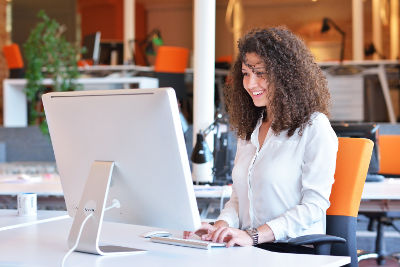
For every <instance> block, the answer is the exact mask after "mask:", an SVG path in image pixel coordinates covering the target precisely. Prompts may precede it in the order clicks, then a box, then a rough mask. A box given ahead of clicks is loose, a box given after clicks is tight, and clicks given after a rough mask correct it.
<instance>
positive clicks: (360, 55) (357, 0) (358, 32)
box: [352, 0, 364, 60]
mask: <svg viewBox="0 0 400 267" xmlns="http://www.w3.org/2000/svg"><path fill="white" fill-rule="evenodd" d="M352 14H353V16H352V19H353V60H363V59H364V25H363V24H364V23H363V1H362V0H353V2H352Z"/></svg>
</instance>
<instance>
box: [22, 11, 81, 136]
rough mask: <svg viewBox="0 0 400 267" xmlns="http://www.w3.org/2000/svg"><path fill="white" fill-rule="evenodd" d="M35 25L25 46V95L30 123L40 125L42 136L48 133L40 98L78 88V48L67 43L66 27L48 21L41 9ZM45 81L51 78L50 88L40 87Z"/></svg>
mask: <svg viewBox="0 0 400 267" xmlns="http://www.w3.org/2000/svg"><path fill="white" fill-rule="evenodd" d="M37 17H38V18H39V20H40V21H39V22H38V24H37V25H36V26H35V28H33V29H32V31H31V33H30V35H29V37H28V39H27V41H26V42H25V44H24V54H25V58H26V61H27V64H26V71H25V78H26V79H27V86H26V88H25V93H26V96H27V100H28V106H29V116H28V117H29V124H40V128H41V129H42V132H43V133H44V134H48V129H47V123H46V120H45V116H44V112H43V107H42V105H41V96H42V94H43V93H46V92H48V91H74V90H78V89H80V86H79V85H77V84H76V83H75V79H76V78H78V76H79V71H78V66H77V55H78V54H79V52H80V49H79V48H78V47H76V46H74V45H72V44H71V43H69V42H68V41H67V40H66V39H65V37H64V36H63V33H64V32H65V30H66V28H65V27H64V26H63V25H60V24H59V23H58V22H57V21H56V20H54V19H50V18H49V17H48V16H47V15H46V13H45V12H44V11H43V10H41V11H39V13H38V15H37ZM44 78H51V79H52V81H53V85H52V86H51V87H48V86H47V87H46V86H44V85H43V79H44Z"/></svg>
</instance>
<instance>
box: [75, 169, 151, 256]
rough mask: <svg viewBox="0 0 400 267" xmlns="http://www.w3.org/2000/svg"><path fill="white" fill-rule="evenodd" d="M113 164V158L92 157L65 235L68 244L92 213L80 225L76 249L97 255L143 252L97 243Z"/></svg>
mask: <svg viewBox="0 0 400 267" xmlns="http://www.w3.org/2000/svg"><path fill="white" fill-rule="evenodd" d="M113 168H114V162H112V161H95V162H93V164H92V167H91V169H90V173H89V177H88V179H87V181H86V184H85V187H84V189H83V193H82V197H81V200H80V202H79V208H78V210H77V212H76V214H75V217H74V221H73V223H72V226H71V230H70V233H69V237H68V245H69V247H70V248H72V247H73V246H74V245H75V243H76V240H77V238H78V235H79V232H80V229H81V225H82V223H83V221H84V220H85V218H86V217H87V216H89V214H91V213H93V215H92V217H91V218H89V219H88V220H87V222H86V224H85V225H84V227H83V229H82V234H81V237H80V239H79V243H78V246H77V248H76V249H75V250H76V251H80V252H86V253H92V254H98V255H118V254H121V255H126V254H132V253H138V252H144V250H139V249H135V248H128V247H120V246H99V235H100V230H101V224H102V222H103V217H104V212H105V208H106V207H105V205H106V200H107V195H108V189H109V186H110V181H111V176H112V171H113Z"/></svg>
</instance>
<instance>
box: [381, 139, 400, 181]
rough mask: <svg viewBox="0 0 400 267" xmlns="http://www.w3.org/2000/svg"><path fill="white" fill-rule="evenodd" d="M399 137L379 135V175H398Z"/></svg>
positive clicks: (399, 160) (399, 172) (399, 168)
mask: <svg viewBox="0 0 400 267" xmlns="http://www.w3.org/2000/svg"><path fill="white" fill-rule="evenodd" d="M399 151H400V135H380V136H379V153H380V168H379V173H381V174H386V175H400V158H399Z"/></svg>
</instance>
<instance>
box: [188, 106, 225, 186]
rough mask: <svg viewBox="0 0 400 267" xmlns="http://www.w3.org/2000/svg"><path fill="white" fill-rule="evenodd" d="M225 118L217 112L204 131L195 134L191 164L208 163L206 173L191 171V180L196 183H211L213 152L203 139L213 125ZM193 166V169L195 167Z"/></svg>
mask: <svg viewBox="0 0 400 267" xmlns="http://www.w3.org/2000/svg"><path fill="white" fill-rule="evenodd" d="M224 120H225V116H224V115H222V114H220V113H219V114H218V115H217V118H216V119H215V121H214V122H213V123H211V124H210V125H209V126H208V127H207V128H206V129H205V130H204V131H201V130H200V131H199V133H197V135H196V144H195V146H194V148H193V151H192V155H191V157H190V159H191V161H192V163H193V165H194V166H195V164H207V165H209V166H208V167H209V168H208V171H207V173H195V171H193V174H192V175H193V180H194V181H196V183H197V184H199V183H200V182H203V183H204V182H205V183H212V182H213V178H214V177H213V175H214V174H213V165H214V162H213V161H214V157H213V154H212V153H211V150H210V148H209V147H208V145H207V142H206V141H205V137H207V135H208V134H209V133H210V132H211V131H212V130H214V129H215V127H218V124H219V123H221V122H223V121H224ZM194 166H193V169H195V167H194Z"/></svg>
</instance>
